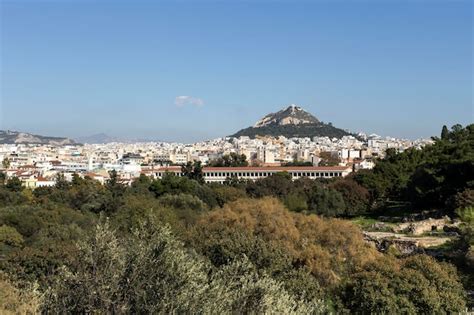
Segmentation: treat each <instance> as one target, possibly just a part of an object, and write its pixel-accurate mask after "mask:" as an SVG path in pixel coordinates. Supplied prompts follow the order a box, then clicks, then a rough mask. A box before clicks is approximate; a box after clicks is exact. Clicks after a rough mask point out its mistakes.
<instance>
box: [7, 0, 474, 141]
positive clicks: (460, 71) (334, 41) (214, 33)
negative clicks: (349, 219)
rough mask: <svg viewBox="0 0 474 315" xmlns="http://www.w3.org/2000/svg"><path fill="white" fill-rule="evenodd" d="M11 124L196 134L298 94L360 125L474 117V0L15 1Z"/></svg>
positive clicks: (316, 109)
mask: <svg viewBox="0 0 474 315" xmlns="http://www.w3.org/2000/svg"><path fill="white" fill-rule="evenodd" d="M1 17H2V18H1V63H2V64H1V67H2V80H1V106H0V129H11V130H19V131H25V132H33V133H38V134H45V135H51V136H68V137H74V138H75V137H80V136H88V135H91V134H96V133H107V134H109V135H112V136H118V137H129V138H148V139H161V140H167V141H184V142H191V141H197V140H204V139H210V138H216V137H222V136H226V135H230V134H233V133H234V132H236V131H237V130H239V129H241V128H244V127H247V126H251V125H253V123H254V122H255V121H256V120H257V119H259V118H261V117H262V116H264V115H265V114H268V113H270V112H275V111H278V110H280V109H281V108H283V107H284V106H286V105H288V104H291V103H296V104H298V105H301V106H302V107H303V108H305V109H306V110H307V111H308V112H310V113H312V114H313V115H315V116H316V117H317V118H319V119H320V120H322V121H324V122H332V123H333V124H334V125H336V126H338V127H339V128H344V129H348V130H351V131H353V132H358V131H364V132H366V133H377V134H381V135H389V136H394V137H404V138H411V139H415V138H419V137H430V136H432V135H437V134H438V133H439V128H440V126H442V125H443V124H446V125H448V126H451V125H453V124H455V123H461V124H463V125H466V124H468V123H469V122H472V121H473V115H474V114H473V101H472V3H471V2H470V1H455V2H452V1H449V2H448V1H435V2H429V3H428V2H421V1H420V2H417V1H397V2H389V3H383V4H381V3H378V2H375V1H353V2H336V3H329V2H323V1H317V2H299V3H293V2H291V3H290V2H287V1H281V2H268V1H257V2H255V3H250V2H245V1H242V2H234V3H232V4H228V3H224V2H218V1H215V2H214V1H199V2H191V1H179V2H172V1H170V2H165V3H160V4H159V5H158V4H156V3H152V2H146V1H145V2H140V1H139V2H121V1H120V2H115V1H114V2H112V1H103V2H96V1H65V2H58V1H51V2H47V1H41V2H34V1H2V3H1Z"/></svg>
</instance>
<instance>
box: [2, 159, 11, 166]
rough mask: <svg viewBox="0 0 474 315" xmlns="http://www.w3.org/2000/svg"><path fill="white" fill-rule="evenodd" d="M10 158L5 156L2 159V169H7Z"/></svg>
mask: <svg viewBox="0 0 474 315" xmlns="http://www.w3.org/2000/svg"><path fill="white" fill-rule="evenodd" d="M10 164H11V163H10V160H9V159H8V158H7V157H6V158H4V159H3V161H2V166H3V168H4V169H9V168H10Z"/></svg>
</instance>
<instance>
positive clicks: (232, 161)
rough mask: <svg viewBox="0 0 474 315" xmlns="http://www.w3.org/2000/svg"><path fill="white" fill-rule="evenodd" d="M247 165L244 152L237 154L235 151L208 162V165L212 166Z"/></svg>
mask: <svg viewBox="0 0 474 315" xmlns="http://www.w3.org/2000/svg"><path fill="white" fill-rule="evenodd" d="M248 165H249V163H248V162H247V157H246V156H245V154H240V155H239V154H237V153H235V152H231V153H230V154H225V155H224V156H222V157H220V158H218V159H215V160H212V161H210V162H209V166H213V167H242V166H248Z"/></svg>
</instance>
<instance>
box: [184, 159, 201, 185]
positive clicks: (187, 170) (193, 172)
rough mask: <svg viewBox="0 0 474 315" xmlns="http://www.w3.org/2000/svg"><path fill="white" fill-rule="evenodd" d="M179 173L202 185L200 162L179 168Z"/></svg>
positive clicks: (189, 163)
mask: <svg viewBox="0 0 474 315" xmlns="http://www.w3.org/2000/svg"><path fill="white" fill-rule="evenodd" d="M181 173H183V176H186V177H187V178H189V179H192V180H195V181H197V182H198V183H200V184H203V183H204V173H203V170H202V165H201V161H194V163H193V162H188V163H186V164H185V165H183V166H181Z"/></svg>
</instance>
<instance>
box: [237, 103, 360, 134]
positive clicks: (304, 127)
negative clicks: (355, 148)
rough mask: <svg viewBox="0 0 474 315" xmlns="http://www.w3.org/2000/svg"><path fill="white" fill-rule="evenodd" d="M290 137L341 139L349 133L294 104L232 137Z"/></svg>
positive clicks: (265, 117) (269, 115) (267, 116)
mask: <svg viewBox="0 0 474 315" xmlns="http://www.w3.org/2000/svg"><path fill="white" fill-rule="evenodd" d="M257 135H260V136H273V137H278V136H285V137H287V138H292V137H330V138H342V137H343V136H348V135H351V134H350V133H349V132H347V131H345V130H343V129H340V128H337V127H334V126H333V125H332V124H331V123H329V124H326V123H323V122H321V121H320V120H319V119H318V118H316V117H315V116H313V115H312V114H310V113H308V112H307V111H305V110H304V109H302V108H301V107H299V106H296V105H294V104H292V105H290V106H288V107H287V108H284V109H282V110H280V111H278V112H276V113H270V114H268V115H266V116H264V117H263V118H262V119H260V120H259V121H257V122H256V123H255V125H253V126H252V127H248V128H245V129H241V130H239V131H238V132H237V133H235V134H233V135H232V137H240V136H248V137H251V138H255V136H257Z"/></svg>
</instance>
